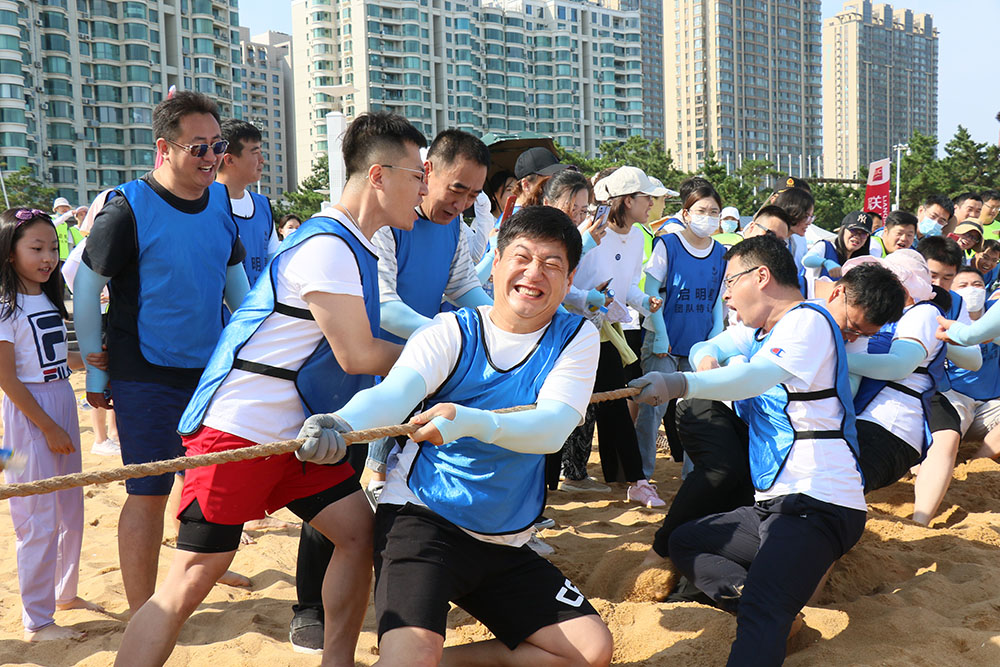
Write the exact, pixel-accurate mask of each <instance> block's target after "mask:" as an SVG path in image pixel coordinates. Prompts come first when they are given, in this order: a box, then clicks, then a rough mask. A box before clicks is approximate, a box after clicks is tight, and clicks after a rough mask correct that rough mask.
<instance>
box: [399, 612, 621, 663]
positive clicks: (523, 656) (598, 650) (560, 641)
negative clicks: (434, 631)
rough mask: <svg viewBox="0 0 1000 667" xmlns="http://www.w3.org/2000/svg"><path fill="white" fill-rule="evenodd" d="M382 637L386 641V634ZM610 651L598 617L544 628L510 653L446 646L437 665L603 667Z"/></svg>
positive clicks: (492, 646)
mask: <svg viewBox="0 0 1000 667" xmlns="http://www.w3.org/2000/svg"><path fill="white" fill-rule="evenodd" d="M385 636H386V637H388V636H389V633H386V635H385ZM613 649H614V645H613V641H612V638H611V631H610V630H608V626H607V625H605V624H604V621H602V620H601V617H600V616H597V615H596V614H591V615H589V616H580V617H578V618H574V619H571V620H569V621H563V622H562V623H556V624H554V625H549V626H546V627H544V628H542V629H541V630H539V631H537V632H535V633H534V634H532V635H531V636H530V637H528V638H527V639H525V640H524V641H523V642H521V643H520V644H518V646H517V648H515V649H514V650H513V651H512V650H510V649H509V648H507V647H506V646H505V645H504V644H503V643H501V642H500V641H499V640H497V639H491V640H489V641H482V642H474V643H472V644H464V645H462V646H449V647H448V648H446V649H444V656H443V659H442V660H441V665H442V667H445V666H448V667H477V666H482V667H486V666H487V665H490V666H494V665H496V666H500V665H503V666H509V667H521V666H522V665H532V667H535V666H539V667H542V666H545V667H547V666H549V665H551V666H552V667H557V666H558V667H569V666H570V665H573V666H576V665H579V666H580V667H583V666H586V667H606V666H607V665H609V664H611V654H612V652H613ZM390 664H392V663H390Z"/></svg>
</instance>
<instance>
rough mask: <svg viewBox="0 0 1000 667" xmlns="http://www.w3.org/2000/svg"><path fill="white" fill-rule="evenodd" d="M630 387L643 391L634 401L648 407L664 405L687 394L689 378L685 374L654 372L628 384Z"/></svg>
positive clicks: (634, 397)
mask: <svg viewBox="0 0 1000 667" xmlns="http://www.w3.org/2000/svg"><path fill="white" fill-rule="evenodd" d="M628 386H629V387H636V388H639V389H642V392H640V393H639V395H638V396H633V397H632V400H633V401H638V402H640V403H646V404H647V405H663V404H664V403H669V402H670V401H672V400H673V399H675V398H681V397H682V396H684V394H686V393H687V386H688V383H687V378H686V377H684V373H660V372H657V371H653V372H650V373H646V374H645V375H643V376H642V377H639V378H636V379H634V380H632V381H631V382H629V383H628Z"/></svg>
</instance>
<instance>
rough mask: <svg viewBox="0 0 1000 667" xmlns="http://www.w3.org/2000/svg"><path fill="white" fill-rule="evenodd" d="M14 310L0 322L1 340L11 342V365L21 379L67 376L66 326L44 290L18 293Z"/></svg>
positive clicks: (34, 380)
mask: <svg viewBox="0 0 1000 667" xmlns="http://www.w3.org/2000/svg"><path fill="white" fill-rule="evenodd" d="M17 304H18V306H20V307H19V308H18V310H17V314H16V315H14V316H13V317H10V318H8V319H6V320H3V321H2V322H0V341H9V342H11V343H13V344H14V365H15V367H16V369H17V379H18V380H20V381H21V382H52V381H53V380H64V379H66V378H68V377H69V365H68V364H67V363H66V351H67V350H66V326H65V325H64V324H63V320H62V315H60V314H59V311H58V310H56V307H55V306H54V305H53V304H52V302H51V301H49V297H47V296H45V295H44V294H18V295H17Z"/></svg>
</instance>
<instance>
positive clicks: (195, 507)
mask: <svg viewBox="0 0 1000 667" xmlns="http://www.w3.org/2000/svg"><path fill="white" fill-rule="evenodd" d="M360 490H361V486H360V485H359V484H358V480H357V476H355V477H350V478H348V479H346V480H344V481H343V482H341V483H340V484H336V485H334V486H331V487H330V488H329V489H327V490H325V491H320V492H319V493H314V494H313V495H311V496H306V497H305V498H299V499H297V500H293V501H291V502H290V503H288V504H287V505H285V507H287V508H288V509H290V510H291V511H292V513H293V514H295V516H297V517H299V518H300V519H302V520H303V521H305V522H306V523H309V522H310V521H312V520H313V519H314V518H316V515H317V514H319V513H320V512H322V511H323V510H324V509H326V508H327V506H328V505H332V504H333V503H335V502H337V501H338V500H340V499H342V498H346V497H347V496H349V495H351V494H352V493H354V492H355V491H360ZM178 518H179V519H180V522H181V525H180V528H178V530H177V548H178V549H180V550H181V551H193V552H195V553H200V554H217V553H225V552H227V551H236V549H237V548H238V547H239V546H240V536H241V535H242V534H243V524H242V523H238V524H235V525H232V524H223V523H212V522H211V521H209V520H208V519H206V518H205V515H204V514H203V513H202V511H201V506H200V505H199V504H198V500H197V499H195V500H194V501H193V502H192V503H191V504H189V505H188V506H187V507H185V508H184V511H183V512H181V513H180V515H179V516H178Z"/></svg>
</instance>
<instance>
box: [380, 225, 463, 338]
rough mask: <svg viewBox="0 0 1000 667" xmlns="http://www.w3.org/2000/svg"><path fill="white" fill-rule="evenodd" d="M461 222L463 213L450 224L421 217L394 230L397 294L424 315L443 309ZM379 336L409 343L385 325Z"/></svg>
mask: <svg viewBox="0 0 1000 667" xmlns="http://www.w3.org/2000/svg"><path fill="white" fill-rule="evenodd" d="M461 224H462V218H461V217H456V218H455V219H454V220H452V221H451V222H449V223H448V224H447V225H439V224H437V223H436V222H431V221H430V220H427V219H426V218H417V221H416V222H414V223H413V229H411V230H410V231H402V230H399V229H393V230H392V237H393V239H394V240H395V241H396V294H398V295H399V298H400V300H401V301H402V302H403V303H405V304H406V305H407V306H409V307H410V308H412V309H413V310H415V311H416V312H418V313H420V314H421V315H423V316H424V317H434V316H435V315H437V314H438V313H439V312H440V311H441V299H442V298H443V297H444V290H445V288H446V287H447V286H448V278H449V277H450V276H451V262H452V260H453V259H454V258H455V251H456V250H458V239H459V236H460V235H461V233H462V228H461V227H460V225H461ZM379 337H380V338H382V339H383V340H387V341H390V342H393V343H399V344H400V345H402V344H404V343H406V340H405V339H403V338H400V337H399V336H396V335H393V334H391V333H389V332H388V331H386V330H384V329H383V330H382V333H381V334H380V335H379Z"/></svg>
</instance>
